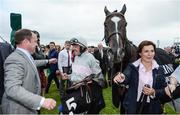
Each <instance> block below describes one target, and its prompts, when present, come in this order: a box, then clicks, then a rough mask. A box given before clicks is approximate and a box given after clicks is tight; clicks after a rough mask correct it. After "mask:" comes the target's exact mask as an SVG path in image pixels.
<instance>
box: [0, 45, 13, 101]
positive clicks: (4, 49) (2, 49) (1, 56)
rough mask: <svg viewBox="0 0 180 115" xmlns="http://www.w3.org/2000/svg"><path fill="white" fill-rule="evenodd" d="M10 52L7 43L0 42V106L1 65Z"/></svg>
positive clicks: (2, 69)
mask: <svg viewBox="0 0 180 115" xmlns="http://www.w3.org/2000/svg"><path fill="white" fill-rule="evenodd" d="M11 52H12V48H11V45H10V44H8V43H1V42H0V104H1V99H2V96H3V93H4V68H3V64H4V61H5V59H6V58H7V57H8V56H9V54H10V53H11Z"/></svg>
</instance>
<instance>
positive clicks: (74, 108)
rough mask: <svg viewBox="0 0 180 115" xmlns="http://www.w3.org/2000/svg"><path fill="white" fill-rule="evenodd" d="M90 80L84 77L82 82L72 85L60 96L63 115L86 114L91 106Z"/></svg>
mask: <svg viewBox="0 0 180 115" xmlns="http://www.w3.org/2000/svg"><path fill="white" fill-rule="evenodd" d="M91 83H92V78H90V77H86V78H85V79H84V80H82V81H80V82H78V83H76V84H73V85H72V86H71V87H69V88H68V89H67V90H66V92H65V94H64V95H63V96H62V106H63V107H62V108H63V109H62V113H63V114H70V113H73V114H80V113H86V112H88V110H89V107H90V104H91V88H90V84H91Z"/></svg>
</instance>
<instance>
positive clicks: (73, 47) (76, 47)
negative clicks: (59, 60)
mask: <svg viewBox="0 0 180 115" xmlns="http://www.w3.org/2000/svg"><path fill="white" fill-rule="evenodd" d="M72 50H73V51H74V55H76V56H78V55H79V54H80V46H79V45H78V44H72Z"/></svg>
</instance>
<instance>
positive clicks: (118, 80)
mask: <svg viewBox="0 0 180 115" xmlns="http://www.w3.org/2000/svg"><path fill="white" fill-rule="evenodd" d="M124 80H125V76H124V74H123V73H120V72H119V73H118V74H116V76H115V77H114V79H113V81H114V82H115V83H116V84H118V83H122V82H123V81H124Z"/></svg>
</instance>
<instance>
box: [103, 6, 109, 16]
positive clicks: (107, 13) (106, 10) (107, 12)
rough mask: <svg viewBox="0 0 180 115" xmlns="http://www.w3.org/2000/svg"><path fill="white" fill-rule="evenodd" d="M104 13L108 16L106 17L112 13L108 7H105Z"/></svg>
mask: <svg viewBox="0 0 180 115" xmlns="http://www.w3.org/2000/svg"><path fill="white" fill-rule="evenodd" d="M104 13H105V14H106V16H107V15H109V14H110V12H109V10H108V9H107V7H106V6H105V7H104Z"/></svg>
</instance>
